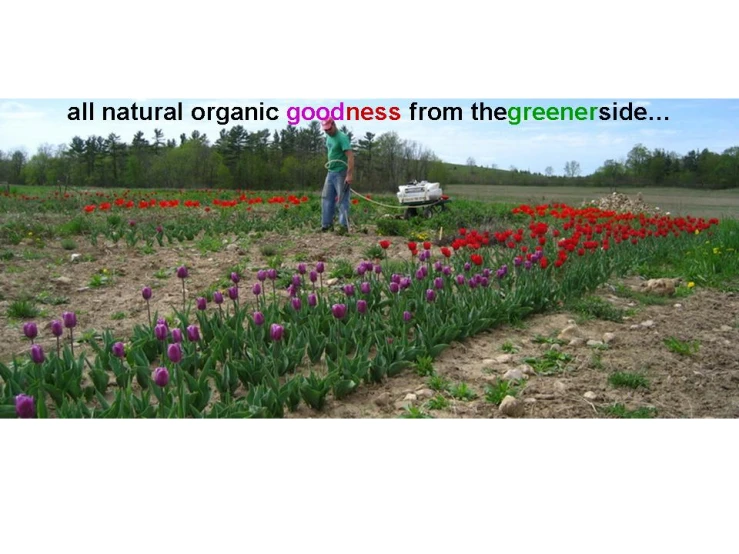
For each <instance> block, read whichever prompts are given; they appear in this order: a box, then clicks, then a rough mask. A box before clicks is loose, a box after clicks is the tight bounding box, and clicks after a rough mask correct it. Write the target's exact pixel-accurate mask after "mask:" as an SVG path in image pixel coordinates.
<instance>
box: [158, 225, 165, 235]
mask: <svg viewBox="0 0 739 554" xmlns="http://www.w3.org/2000/svg"><path fill="white" fill-rule="evenodd" d="M163 232H164V228H163V227H162V226H161V225H157V233H158V234H160V235H161V234H162V233H163Z"/></svg>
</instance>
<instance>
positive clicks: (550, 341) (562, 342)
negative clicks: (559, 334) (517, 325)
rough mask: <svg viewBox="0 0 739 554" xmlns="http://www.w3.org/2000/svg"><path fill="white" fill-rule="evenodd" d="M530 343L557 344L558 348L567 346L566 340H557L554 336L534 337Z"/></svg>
mask: <svg viewBox="0 0 739 554" xmlns="http://www.w3.org/2000/svg"><path fill="white" fill-rule="evenodd" d="M531 342H533V343H535V344H559V345H560V346H564V345H565V344H567V341H566V340H563V339H558V338H556V337H555V336H548V337H545V336H544V335H536V336H535V337H534V338H533V339H532V341H531Z"/></svg>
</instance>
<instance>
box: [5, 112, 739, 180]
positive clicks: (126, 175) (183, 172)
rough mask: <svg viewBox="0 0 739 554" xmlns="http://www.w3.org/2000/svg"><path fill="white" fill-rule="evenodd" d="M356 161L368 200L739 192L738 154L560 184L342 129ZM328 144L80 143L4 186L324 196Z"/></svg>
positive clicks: (259, 136) (40, 155)
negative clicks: (403, 195) (437, 191)
mask: <svg viewBox="0 0 739 554" xmlns="http://www.w3.org/2000/svg"><path fill="white" fill-rule="evenodd" d="M341 130H342V131H343V132H345V133H346V134H347V135H348V136H349V138H350V140H351V142H352V147H353V149H354V151H355V153H356V158H355V159H356V165H355V178H356V179H357V181H358V183H360V186H361V188H362V189H364V190H367V191H396V190H397V186H398V185H401V184H404V183H407V182H409V181H411V180H422V179H427V180H429V181H432V182H440V183H442V184H450V185H451V184H488V185H589V186H593V185H596V186H604V187H611V188H613V189H616V188H618V187H627V186H641V187H645V186H678V187H697V188H706V189H719V188H731V187H737V186H739V147H732V148H728V149H726V150H724V151H723V152H722V153H721V154H718V153H715V152H711V151H709V150H708V149H703V150H702V151H698V150H692V151H690V152H688V153H687V154H685V155H682V156H681V155H679V154H677V153H675V152H667V151H665V150H663V149H654V150H649V149H648V148H646V147H645V146H644V145H643V144H637V145H636V146H634V147H633V148H632V149H631V150H630V151H629V152H628V154H627V155H626V156H625V157H624V158H622V159H620V160H613V159H610V160H606V161H605V162H604V163H603V165H602V166H601V167H600V168H598V170H597V171H595V172H594V173H593V174H591V175H586V176H583V175H582V174H581V173H582V172H581V169H580V164H579V163H578V162H577V161H575V160H572V161H567V162H566V163H565V164H564V167H563V173H564V174H563V175H554V173H555V171H554V168H552V167H547V168H546V169H545V171H544V173H533V172H531V171H528V170H519V169H518V168H516V167H513V166H511V167H509V168H508V170H507V171H503V170H500V169H498V168H497V167H495V166H491V167H481V166H478V165H477V164H476V163H475V161H474V159H472V158H469V159H468V160H467V163H466V164H464V165H461V164H448V163H444V162H442V161H441V160H440V159H439V158H438V157H437V156H436V155H435V154H434V153H433V152H432V151H431V150H428V149H426V148H424V147H422V146H421V145H419V144H418V143H416V142H413V141H408V140H403V139H401V138H400V137H399V136H398V134H397V133H395V132H387V133H383V134H380V135H376V134H374V133H365V135H364V136H362V137H361V138H356V137H355V136H354V135H353V133H351V132H350V131H348V129H347V128H346V126H343V127H342V128H341ZM325 163H326V152H325V134H324V133H323V131H322V130H321V127H320V124H319V123H318V122H317V121H312V122H311V123H310V124H309V125H307V126H305V127H303V128H300V129H298V128H296V127H294V126H287V127H286V128H284V129H282V130H280V131H274V132H271V131H269V130H268V129H263V130H257V131H249V130H247V129H246V128H244V127H243V126H241V125H236V126H234V127H232V128H230V129H228V130H226V129H223V130H221V132H220V133H219V136H218V138H216V139H215V140H214V141H211V139H210V138H209V137H208V136H207V135H206V134H204V133H201V132H199V131H197V130H195V131H192V133H191V134H190V135H186V134H184V133H183V134H181V135H180V136H179V137H178V138H177V139H174V138H166V137H165V136H164V132H163V131H162V130H161V129H155V130H154V135H153V136H150V137H147V136H145V135H144V133H143V132H142V131H139V132H137V133H136V134H135V135H134V136H133V138H132V139H131V141H130V142H126V141H124V140H122V138H121V137H120V136H119V135H117V134H115V133H110V134H109V135H108V136H107V137H103V136H95V135H93V136H89V137H87V138H82V137H79V136H75V137H73V138H72V140H71V141H70V142H69V143H68V144H61V145H58V146H52V145H50V144H44V145H42V146H41V147H39V149H38V151H37V152H36V153H35V154H33V155H32V156H30V157H29V156H28V155H27V154H26V153H25V152H23V151H21V150H16V151H14V152H2V151H0V182H9V183H12V184H29V185H60V186H62V185H63V186H74V187H127V188H226V189H228V188H231V189H252V190H271V189H276V190H289V189H303V188H304V189H313V190H317V189H320V187H321V185H322V183H323V180H324V178H325V172H326V170H325Z"/></svg>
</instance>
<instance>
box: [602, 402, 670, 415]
mask: <svg viewBox="0 0 739 554" xmlns="http://www.w3.org/2000/svg"><path fill="white" fill-rule="evenodd" d="M603 411H604V412H605V413H606V414H607V415H610V416H612V417H617V418H621V419H651V418H654V417H657V409H656V408H652V407H649V406H642V407H641V408H636V409H634V410H629V409H628V408H626V406H624V405H623V404H620V403H616V404H614V405H613V406H607V407H605V408H603Z"/></svg>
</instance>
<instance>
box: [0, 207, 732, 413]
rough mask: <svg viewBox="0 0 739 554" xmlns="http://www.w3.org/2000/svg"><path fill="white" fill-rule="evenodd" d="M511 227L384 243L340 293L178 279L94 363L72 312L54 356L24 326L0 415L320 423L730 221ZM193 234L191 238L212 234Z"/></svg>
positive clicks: (322, 283)
mask: <svg viewBox="0 0 739 554" xmlns="http://www.w3.org/2000/svg"><path fill="white" fill-rule="evenodd" d="M305 204H309V202H306V203H305ZM89 205H92V204H89ZM298 205H299V206H300V202H299V203H298ZM135 206H136V204H135V203H134V205H133V206H131V209H134V208H135ZM99 209H103V208H101V207H100V205H98V206H97V207H96V208H95V210H89V211H90V212H92V211H97V210H99ZM105 209H107V208H105ZM124 209H125V206H124ZM141 209H149V208H148V207H147V208H143V207H142V208H141ZM179 209H185V210H186V209H189V207H188V208H183V207H179ZM192 209H201V208H200V207H198V206H192ZM288 211H289V210H288ZM513 215H514V216H515V217H517V218H519V221H521V222H522V223H521V225H520V226H518V227H515V228H507V229H498V230H484V231H483V230H475V229H466V228H459V229H457V232H456V234H455V236H454V237H452V238H451V239H450V240H449V241H448V242H447V243H446V245H443V246H442V245H439V244H434V243H432V242H431V241H423V242H419V241H405V240H403V244H404V247H403V252H404V255H402V256H400V257H395V258H388V257H387V256H386V253H387V251H388V249H389V248H390V246H391V245H392V243H396V245H397V242H399V241H401V240H402V239H399V238H397V237H393V238H391V239H387V238H386V239H382V240H379V241H378V242H377V246H379V252H381V253H382V255H378V256H377V257H376V258H374V259H367V260H365V261H363V262H361V263H359V264H358V265H357V266H356V267H355V268H354V271H353V276H352V278H350V279H345V280H344V281H343V282H340V283H337V284H335V285H333V286H329V284H328V279H327V273H328V272H329V271H330V269H331V268H330V267H328V266H327V264H326V263H324V262H320V261H319V262H315V263H314V262H311V263H300V264H297V265H296V266H295V267H294V268H285V267H280V268H267V267H265V268H263V269H260V270H259V271H257V272H256V274H255V275H245V274H239V273H236V272H234V273H232V275H231V278H230V279H231V282H230V286H229V287H222V288H221V289H220V290H216V291H215V292H214V293H213V294H212V295H210V296H208V297H205V296H196V297H191V296H190V295H188V293H187V287H186V284H187V281H188V279H189V278H190V275H189V270H188V268H187V267H186V266H181V267H180V268H179V269H178V270H177V272H176V275H177V278H178V280H179V283H178V290H176V291H171V292H172V293H177V294H178V295H179V296H181V306H179V307H178V308H177V309H176V310H175V311H174V312H173V313H168V314H158V313H152V311H151V309H150V308H149V303H150V302H151V301H152V299H153V297H154V295H155V294H161V293H163V291H162V290H160V291H158V292H156V293H155V292H154V291H153V290H152V288H150V287H148V286H147V287H145V288H144V289H143V290H142V291H141V297H140V298H141V300H140V301H141V302H142V303H146V306H147V318H146V320H145V321H141V322H139V323H137V324H136V326H135V328H134V329H133V332H132V334H131V336H128V337H116V336H114V335H113V333H111V332H109V331H106V332H104V333H103V334H102V335H101V336H100V338H99V340H93V341H91V342H90V346H91V347H92V348H93V350H94V355H86V354H81V353H79V352H78V353H75V351H74V349H73V348H74V336H75V335H74V334H75V329H76V328H77V321H76V317H75V314H74V311H72V310H69V311H66V312H64V313H63V314H62V316H61V319H59V320H57V321H54V322H53V323H52V325H51V326H50V330H51V333H52V334H53V336H54V337H55V339H56V341H57V342H56V345H57V347H56V348H55V349H54V350H51V351H47V352H45V351H44V350H43V348H42V347H41V346H40V345H39V344H37V343H36V342H35V341H36V339H37V338H38V335H39V331H38V326H37V325H36V324H35V323H33V322H29V323H27V325H26V326H25V327H24V329H23V332H24V334H25V336H26V337H27V339H28V341H29V346H28V356H26V357H21V358H17V359H15V360H13V362H11V363H10V364H7V365H3V364H0V415H3V416H7V417H16V416H18V417H50V416H54V417H60V418H80V417H86V418H87V417H96V418H100V417H103V418H104V417H114V418H115V417H125V418H133V417H145V418H155V417H178V418H183V417H270V418H277V417H284V416H285V415H286V413H287V412H288V411H294V410H296V409H297V408H298V406H299V405H300V404H301V403H303V404H305V405H307V406H309V407H310V408H311V409H313V410H316V411H320V410H321V409H323V407H324V406H325V404H326V401H327V398H328V397H329V396H332V397H333V398H334V399H337V400H342V399H345V398H347V397H349V396H350V395H352V394H353V393H354V392H356V391H357V390H358V388H359V387H361V386H362V385H363V384H372V383H380V382H383V381H385V380H386V379H390V378H393V377H394V376H396V375H398V374H399V373H400V372H402V371H403V370H404V369H405V368H407V367H409V366H410V365H412V364H414V363H415V362H417V361H418V360H419V359H434V358H436V357H438V356H439V355H440V354H441V353H442V352H443V351H444V350H445V349H446V348H448V347H449V345H450V344H452V343H453V342H454V341H464V340H465V339H467V338H469V337H472V336H474V335H476V334H478V333H480V332H481V331H483V330H486V329H490V328H493V327H496V326H499V325H501V324H504V323H510V322H517V321H522V320H523V319H525V318H526V317H527V316H529V315H530V314H533V313H539V312H543V311H545V310H547V309H548V308H551V307H556V306H559V305H561V304H562V303H564V302H566V301H568V300H570V299H572V298H577V297H579V296H581V295H583V294H585V293H587V292H588V291H592V290H594V289H595V288H596V287H597V286H599V285H601V284H602V283H604V282H605V281H606V280H607V279H608V278H609V277H610V276H611V275H613V274H625V273H626V272H628V271H629V270H630V269H632V268H634V267H636V266H638V265H640V264H643V263H645V262H646V261H649V260H651V259H655V258H659V257H660V256H663V255H665V253H667V252H675V251H687V250H688V249H691V248H696V247H697V245H698V244H699V243H700V241H701V240H702V239H703V237H704V236H706V235H707V234H710V233H712V232H714V229H715V228H716V227H717V226H718V223H719V222H718V220H716V219H710V220H704V219H696V218H689V217H688V218H670V217H667V216H661V217H648V216H645V215H640V214H618V213H614V212H604V211H600V210H598V209H595V208H586V209H577V208H573V207H570V206H566V205H563V204H550V205H542V206H534V207H532V206H528V205H522V206H519V207H517V208H515V209H514V210H513ZM187 221H188V222H189V223H187V222H185V223H183V225H185V226H186V225H192V226H193V228H192V230H191V231H192V232H195V231H194V229H195V228H196V227H197V226H198V225H201V222H199V221H196V220H195V219H194V218H192V219H189V220H187ZM296 221H298V220H296ZM305 221H306V220H305V219H303V220H302V222H303V224H305V223H304V222H305ZM182 232H183V233H184V234H185V236H187V235H188V232H189V231H182ZM210 232H214V233H216V234H217V233H218V232H219V230H218V228H217V227H214V228H212V229H211V230H210ZM160 244H163V242H160Z"/></svg>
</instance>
